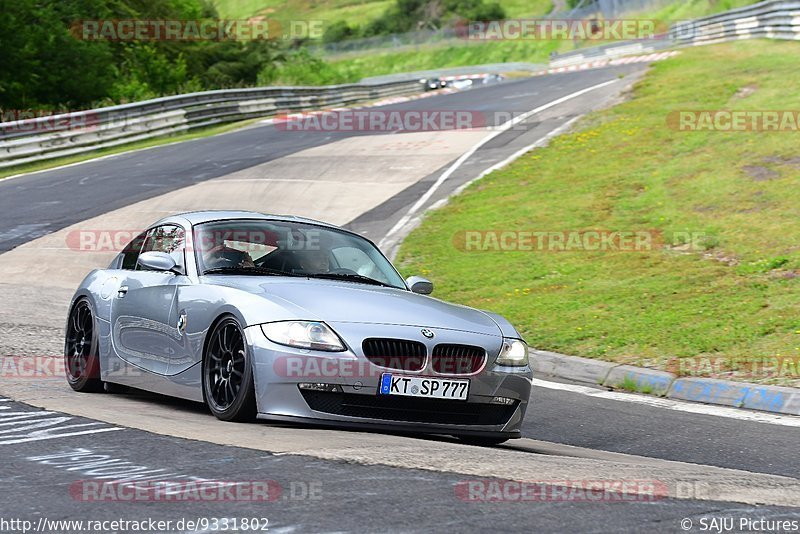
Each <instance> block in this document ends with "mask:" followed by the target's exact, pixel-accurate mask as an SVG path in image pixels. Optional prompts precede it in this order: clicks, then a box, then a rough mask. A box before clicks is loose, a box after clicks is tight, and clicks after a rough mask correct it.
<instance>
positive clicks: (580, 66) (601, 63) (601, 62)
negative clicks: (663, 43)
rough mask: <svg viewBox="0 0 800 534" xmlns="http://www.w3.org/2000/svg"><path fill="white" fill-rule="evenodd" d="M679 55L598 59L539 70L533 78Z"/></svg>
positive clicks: (658, 54)
mask: <svg viewBox="0 0 800 534" xmlns="http://www.w3.org/2000/svg"><path fill="white" fill-rule="evenodd" d="M678 54H680V52H678V51H677V50H671V51H669V52H657V53H654V54H646V55H643V56H630V57H621V58H617V59H598V60H596V61H587V62H586V63H577V64H575V65H567V66H564V67H554V68H551V69H546V70H540V71H539V72H535V73H534V76H543V75H545V74H558V73H561V72H575V71H579V70H588V69H598V68H601V67H608V66H616V65H627V64H629V63H651V62H653V61H662V60H664V59H668V58H671V57H673V56H677V55H678Z"/></svg>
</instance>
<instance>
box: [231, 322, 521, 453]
mask: <svg viewBox="0 0 800 534" xmlns="http://www.w3.org/2000/svg"><path fill="white" fill-rule="evenodd" d="M331 326H332V327H333V328H334V330H336V331H337V332H338V333H339V334H340V335H341V336H342V338H343V339H345V340H351V339H356V340H361V339H364V338H365V337H370V336H375V335H379V336H385V337H390V338H398V339H414V336H416V337H417V338H419V328H416V327H407V326H393V325H391V326H390V325H364V324H354V323H350V324H343V323H339V324H332V325H331ZM245 332H246V335H247V340H248V342H249V344H250V346H251V347H252V349H253V362H254V365H253V378H254V382H255V390H256V402H257V407H258V417H259V419H266V420H272V421H285V422H295V423H298V422H299V423H313V424H318V425H319V424H322V425H334V426H338V427H350V428H369V429H375V430H397V431H407V432H415V433H417V432H420V433H436V434H451V435H464V436H484V437H503V438H514V437H519V436H520V427H521V425H522V421H523V419H524V417H525V412H526V410H527V407H528V399H529V396H530V391H531V376H532V374H531V370H530V368H529V367H527V366H526V367H503V366H498V365H495V364H494V363H493V362H494V360H495V358H496V356H497V352H499V349H500V345H501V342H502V340H501V338H500V337H499V336H487V335H484V334H474V333H469V332H460V331H448V330H443V329H437V330H436V341H435V342H430V343H429V344H430V347H429V349H432V347H433V345H435V343H462V344H473V345H478V346H482V347H485V348H486V349H487V352H488V355H489V357H488V359H487V364H486V366H485V367H484V368H483V369H482V370H480V371H479V372H478V373H476V374H473V375H469V376H461V375H458V376H452V375H442V374H437V373H434V372H433V371H432V370H431V367H430V362H429V365H428V366H426V368H425V369H423V370H422V371H420V372H418V373H415V372H406V371H400V370H397V369H392V370H387V369H385V368H381V367H379V366H376V365H374V364H372V363H371V362H370V361H369V360H368V359H367V358H365V357H364V355H363V353H361V351H360V347H349V348H348V349H349V350H347V351H346V352H341V353H325V352H320V351H307V350H302V349H293V348H290V347H285V346H281V345H277V344H275V343H272V342H271V341H269V340H268V339H267V338H266V337H265V336H264V334H263V333H262V332H261V329H260V327H258V326H256V327H250V328H247V329H246V330H245ZM429 353H430V350H429ZM384 372H392V373H397V374H404V375H412V376H413V375H416V376H433V377H436V378H448V377H452V378H469V380H470V390H469V396H468V399H467V400H466V401H450V400H442V399H419V398H416V397H413V398H411V397H395V396H385V395H378V387H379V382H380V377H381V374H382V373H384ZM301 383H306V384H307V383H316V384H333V385H336V386H338V388H337V389H338V391H336V392H323V391H313V390H301V389H300V388H299V387H298V385H299V384H301ZM498 397H499V398H503V399H508V400H507V401H506V402H510V403H511V404H499V403H498V402H497V400H496V399H497V398H498Z"/></svg>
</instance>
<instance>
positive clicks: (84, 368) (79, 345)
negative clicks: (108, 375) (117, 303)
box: [64, 298, 103, 393]
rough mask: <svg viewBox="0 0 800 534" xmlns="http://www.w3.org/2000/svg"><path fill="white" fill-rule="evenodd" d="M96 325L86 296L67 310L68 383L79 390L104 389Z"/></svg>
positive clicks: (65, 356) (66, 357) (85, 391)
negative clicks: (68, 311) (101, 378)
mask: <svg viewBox="0 0 800 534" xmlns="http://www.w3.org/2000/svg"><path fill="white" fill-rule="evenodd" d="M96 325H97V323H96V321H95V315H94V308H93V307H92V304H91V302H90V301H89V299H87V298H81V299H80V300H78V302H76V303H75V305H74V306H73V307H72V310H71V311H70V313H69V320H68V321H67V333H66V338H65V341H64V371H65V372H66V375H67V383H68V384H69V385H70V387H71V388H72V389H74V390H75V391H79V392H81V393H96V392H100V391H103V382H102V380H100V358H99V355H98V346H99V343H98V339H97V328H96Z"/></svg>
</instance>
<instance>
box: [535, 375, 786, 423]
mask: <svg viewBox="0 0 800 534" xmlns="http://www.w3.org/2000/svg"><path fill="white" fill-rule="evenodd" d="M531 383H532V384H533V386H534V387H540V388H546V389H555V390H559V391H568V392H570V393H577V394H579V395H586V396H587V397H596V398H600V399H607V400H614V401H620V402H634V403H638V404H646V405H648V406H651V407H654V408H663V409H665V410H673V411H676V412H686V413H693V414H699V415H713V416H716V417H727V418H729V419H739V420H740V421H750V422H753V423H767V424H771V425H781V426H794V427H800V417H795V416H793V415H778V414H771V413H764V412H751V411H747V410H742V409H740V408H728V407H725V406H712V405H709V404H699V403H698V404H696V403H692V402H685V401H678V400H673V399H664V398H661V397H648V396H645V395H636V394H633V393H619V392H616V391H607V390H604V389H596V388H593V387H589V386H579V385H576V384H562V383H560V382H548V381H546V380H539V379H538V378H534V379H533V380H532V381H531Z"/></svg>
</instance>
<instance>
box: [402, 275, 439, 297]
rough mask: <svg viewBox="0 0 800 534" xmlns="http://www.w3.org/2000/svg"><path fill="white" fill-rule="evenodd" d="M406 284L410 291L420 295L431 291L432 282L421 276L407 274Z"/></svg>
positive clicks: (428, 293)
mask: <svg viewBox="0 0 800 534" xmlns="http://www.w3.org/2000/svg"><path fill="white" fill-rule="evenodd" d="M406 285H407V286H408V288H409V289H410V290H411V292H412V293H419V294H420V295H430V294H431V293H433V282H431V281H430V280H428V279H427V278H423V277H421V276H409V277H408V278H406Z"/></svg>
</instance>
